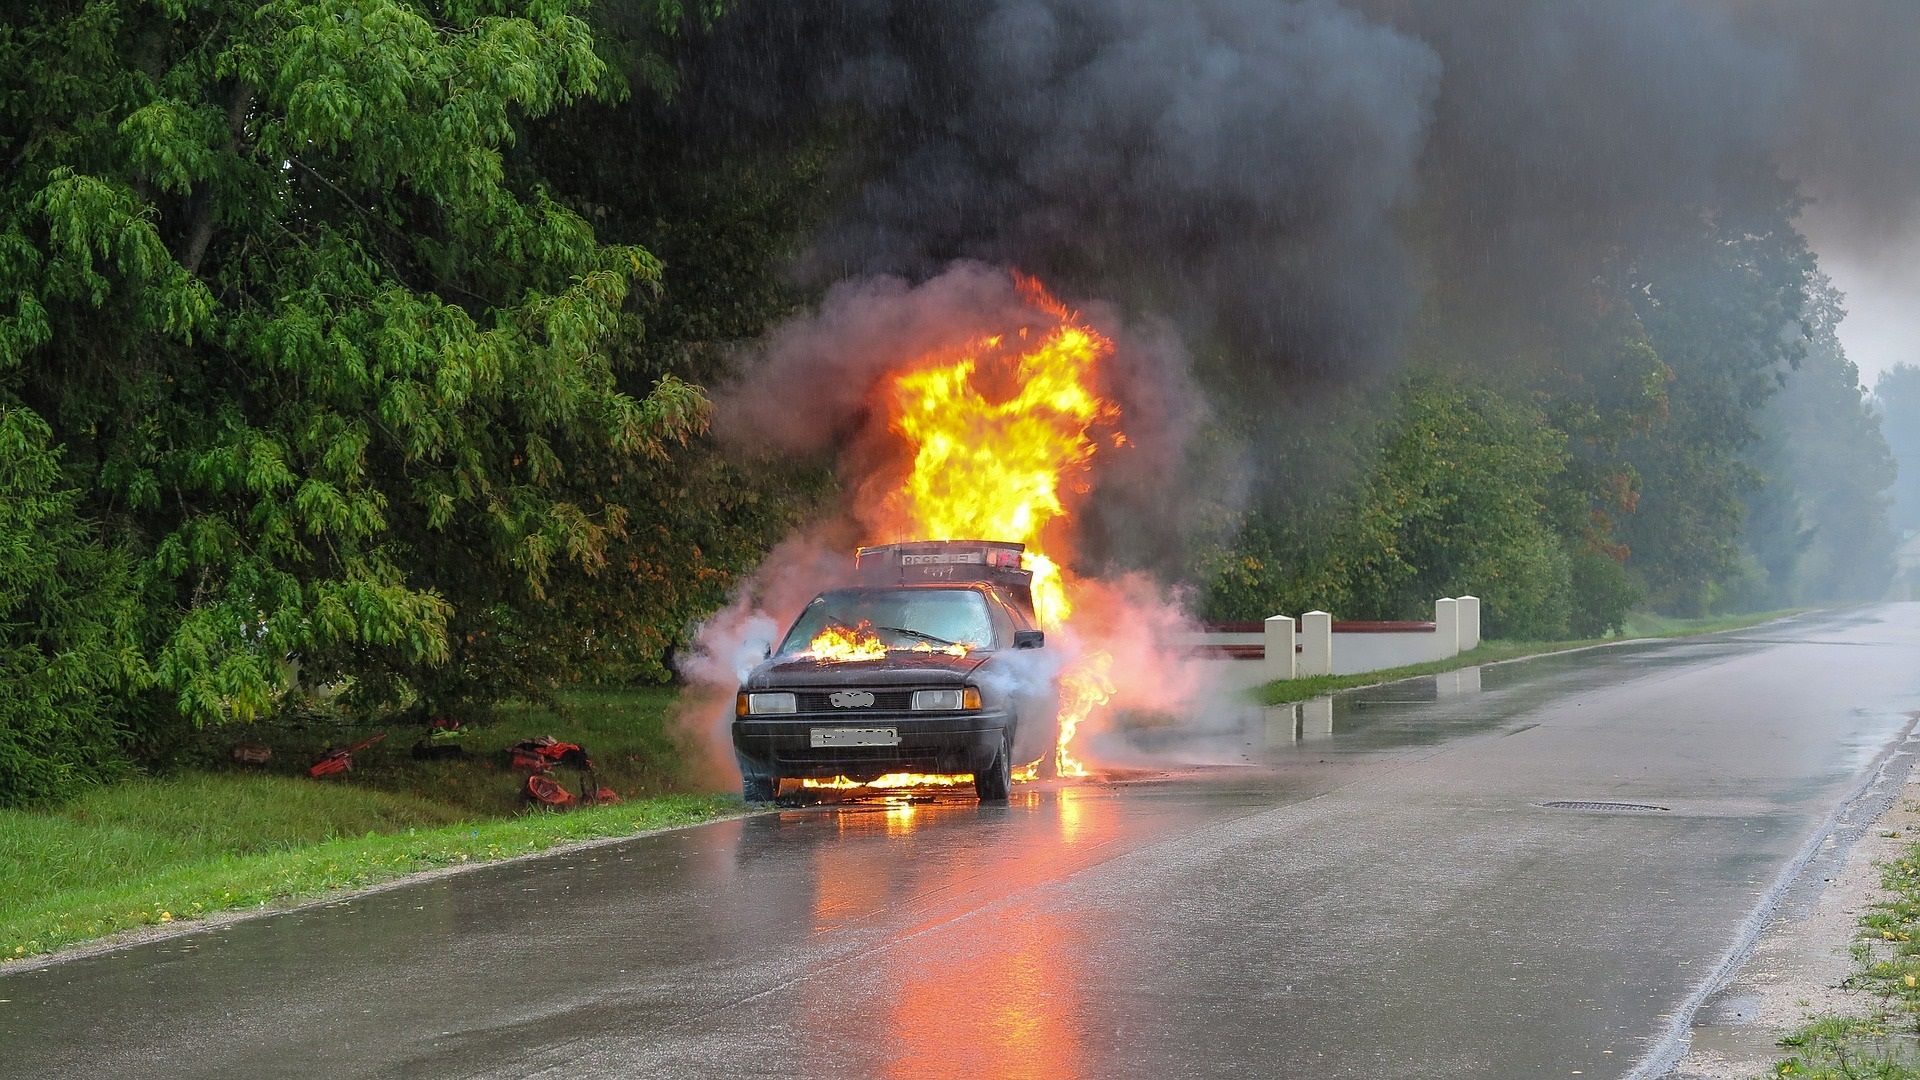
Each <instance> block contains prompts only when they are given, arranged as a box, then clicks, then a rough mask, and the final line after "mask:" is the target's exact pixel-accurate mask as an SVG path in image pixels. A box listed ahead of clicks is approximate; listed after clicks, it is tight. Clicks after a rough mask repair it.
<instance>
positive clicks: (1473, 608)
mask: <svg viewBox="0 0 1920 1080" xmlns="http://www.w3.org/2000/svg"><path fill="white" fill-rule="evenodd" d="M1454 599H1456V600H1458V601H1460V651H1461V652H1466V651H1467V650H1469V649H1477V648H1479V647H1480V598H1479V597H1477V596H1459V597H1455V598H1454Z"/></svg>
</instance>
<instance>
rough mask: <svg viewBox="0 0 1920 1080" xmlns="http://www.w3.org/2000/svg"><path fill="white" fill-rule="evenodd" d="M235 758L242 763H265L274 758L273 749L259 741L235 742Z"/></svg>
mask: <svg viewBox="0 0 1920 1080" xmlns="http://www.w3.org/2000/svg"><path fill="white" fill-rule="evenodd" d="M233 760H235V761H237V762H239V763H240V764H242V765H265V764H266V763H267V762H269V761H272V760H273V750H272V749H271V748H270V747H265V746H261V745H260V744H259V743H234V744H233Z"/></svg>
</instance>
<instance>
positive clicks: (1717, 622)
mask: <svg viewBox="0 0 1920 1080" xmlns="http://www.w3.org/2000/svg"><path fill="white" fill-rule="evenodd" d="M1791 614H1793V612H1792V611H1768V612H1761V613H1756V614H1750V615H1713V616H1708V617H1707V618H1704V619H1671V618H1667V617H1665V616H1661V615H1652V614H1644V615H1643V614H1639V613H1635V614H1633V615H1631V616H1629V617H1628V618H1627V624H1626V626H1625V628H1624V629H1622V631H1621V632H1620V634H1619V635H1617V636H1615V637H1606V638H1586V639H1584V640H1572V641H1483V642H1481V643H1480V644H1479V646H1477V647H1476V648H1473V649H1469V650H1467V651H1466V652H1463V653H1461V654H1460V655H1458V656H1456V657H1453V658H1452V659H1449V660H1435V661H1432V662H1430V663H1425V664H1409V665H1407V666H1406V667H1397V668H1388V669H1386V670H1384V671H1368V672H1364V673H1362V674H1358V675H1306V676H1302V677H1301V678H1297V679H1275V680H1274V681H1272V682H1270V683H1267V684H1266V685H1264V686H1261V687H1259V688H1258V689H1256V690H1255V691H1254V694H1255V696H1257V697H1258V698H1259V699H1260V701H1261V702H1263V703H1264V704H1267V705H1285V704H1287V703H1288V702H1293V701H1305V700H1307V699H1308V698H1316V697H1319V696H1321V695H1322V694H1331V693H1334V692H1336V691H1340V690H1352V689H1354V688H1355V687H1360V686H1373V685H1375V684H1378V683H1384V682H1393V681H1394V680H1395V679H1411V678H1415V677H1417V676H1420V675H1438V674H1441V673H1442V672H1447V671H1455V670H1458V669H1460V668H1463V667H1472V666H1474V665H1476V664H1494V663H1499V662H1500V661H1502V660H1519V659H1522V658H1524V657H1528V656H1539V655H1542V654H1544V653H1554V652H1565V651H1566V650H1568V649H1582V648H1587V647H1589V646H1593V645H1605V644H1608V643H1611V642H1620V641H1630V640H1634V639H1638V638H1665V637H1688V636H1691V635H1694V634H1716V633H1720V632H1722V631H1726V630H1739V629H1742V628H1744V627H1748V626H1754V625H1757V624H1759V623H1763V622H1768V621H1770V620H1773V619H1778V618H1780V617H1782V616H1785V615H1791Z"/></svg>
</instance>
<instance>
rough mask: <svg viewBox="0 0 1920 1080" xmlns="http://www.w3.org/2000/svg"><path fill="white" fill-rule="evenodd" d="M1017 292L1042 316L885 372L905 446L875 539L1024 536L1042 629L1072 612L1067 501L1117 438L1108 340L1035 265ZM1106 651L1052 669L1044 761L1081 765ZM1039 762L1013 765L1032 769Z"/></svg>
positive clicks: (1075, 770) (895, 427)
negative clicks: (1051, 735)
mask: <svg viewBox="0 0 1920 1080" xmlns="http://www.w3.org/2000/svg"><path fill="white" fill-rule="evenodd" d="M1017 280H1018V284H1019V288H1020V292H1021V295H1022V296H1023V298H1024V299H1025V300H1026V301H1027V303H1028V304H1029V305H1030V306H1032V307H1033V308H1034V309H1035V310H1036V311H1039V312H1042V313H1044V314H1046V315H1048V316H1050V317H1051V318H1052V319H1053V320H1054V321H1053V324H1052V325H1051V326H1042V327H1023V328H1021V329H1020V330H1018V331H1015V332H1013V333H1009V334H990V335H985V336H982V337H980V338H978V339H976V340H974V341H971V342H967V343H966V344H964V345H962V346H960V347H959V348H957V349H955V350H953V351H952V352H951V353H941V354H936V355H933V356H927V357H922V358H920V359H919V360H917V361H914V362H911V363H909V364H908V365H907V366H906V367H905V369H904V370H903V371H901V372H900V373H899V374H897V375H895V376H893V377H892V379H891V381H890V383H889V384H888V385H887V386H886V394H887V407H888V409H889V414H888V420H889V426H890V429H891V430H892V431H893V432H894V433H895V434H897V435H899V436H900V437H901V438H902V439H904V440H905V441H906V443H907V445H908V447H909V448H910V450H911V457H910V464H909V468H908V471H907V474H906V476H905V478H904V480H903V481H902V482H901V484H900V486H899V487H898V489H896V490H895V492H894V493H893V495H892V497H891V498H889V499H888V500H887V505H886V521H885V524H884V525H883V526H882V527H883V529H884V530H885V533H886V535H883V536H879V537H876V538H875V541H876V542H879V543H892V542H898V541H906V540H923V539H968V538H978V539H985V540H1011V541H1016V542H1019V543H1022V544H1025V545H1026V548H1027V553H1026V568H1027V569H1028V570H1031V571H1032V572H1033V606H1034V614H1035V617H1036V618H1037V619H1038V620H1039V622H1040V625H1041V627H1042V629H1045V630H1049V631H1058V630H1061V629H1063V628H1065V627H1067V626H1069V625H1070V623H1071V620H1072V618H1073V612H1074V601H1073V592H1074V586H1075V584H1076V583H1075V580H1074V578H1073V576H1072V574H1071V572H1070V571H1069V570H1068V569H1067V566H1068V565H1069V562H1070V555H1071V552H1070V551H1069V550H1067V546H1068V545H1069V544H1071V542H1072V533H1071V529H1070V528H1068V526H1070V525H1071V523H1072V514H1073V511H1074V509H1075V507H1076V506H1077V504H1078V503H1079V501H1080V499H1081V498H1082V497H1084V496H1085V495H1086V493H1087V491H1088V489H1089V476H1088V474H1089V472H1090V470H1091V468H1092V466H1093V461H1094V457H1095V455H1096V454H1098V453H1100V452H1101V451H1102V449H1103V448H1109V447H1110V448H1120V447H1124V446H1125V445H1126V436H1125V434H1124V433H1123V432H1121V430H1120V427H1119V423H1120V419H1121V417H1120V409H1119V407H1118V406H1117V405H1116V404H1115V403H1114V402H1112V401H1110V400H1108V399H1107V398H1105V397H1103V396H1101V394H1100V393H1099V391H1098V386H1099V381H1100V368H1101V365H1102V363H1103V362H1104V361H1106V360H1107V359H1108V358H1109V357H1111V356H1112V355H1113V343H1112V342H1111V341H1110V340H1108V339H1107V338H1106V337H1105V336H1104V335H1102V334H1101V333H1100V332H1099V331H1097V330H1095V329H1093V328H1092V327H1091V326H1088V325H1086V324H1085V323H1084V322H1083V321H1081V320H1080V319H1079V318H1078V317H1077V316H1075V315H1074V313H1073V312H1071V311H1069V310H1068V309H1067V308H1066V307H1065V306H1064V305H1062V304H1061V303H1060V302H1059V301H1058V300H1055V299H1054V298H1053V297H1052V296H1051V295H1049V294H1048V293H1047V291H1046V289H1045V288H1044V287H1042V286H1041V284H1040V283H1039V282H1038V281H1036V280H1035V279H1033V278H1029V277H1020V278H1018V279H1017ZM1111 663H1112V658H1111V657H1110V656H1107V655H1105V654H1103V653H1099V652H1093V653H1090V654H1088V655H1085V656H1082V657H1080V658H1079V660H1078V661H1077V662H1076V663H1075V664H1074V665H1073V666H1071V667H1069V668H1068V669H1067V670H1066V671H1064V672H1063V673H1062V674H1061V680H1060V691H1061V692H1060V735H1059V739H1058V743H1057V745H1056V746H1055V748H1054V751H1053V754H1052V755H1051V756H1052V758H1053V762H1052V764H1053V766H1054V771H1055V772H1057V773H1058V774H1059V775H1061V776H1084V775H1086V774H1087V770H1086V767H1085V765H1084V764H1082V763H1081V762H1080V761H1079V760H1078V759H1077V758H1076V757H1075V756H1074V755H1073V753H1072V752H1071V750H1070V744H1071V743H1072V741H1073V738H1074V735H1075V734H1076V733H1077V731H1078V729H1079V727H1080V725H1081V723H1082V722H1083V721H1085V720H1086V718H1087V716H1088V715H1089V714H1090V713H1091V712H1092V711H1093V710H1094V709H1096V708H1098V707H1099V706H1100V705H1102V704H1104V703H1105V702H1106V701H1107V700H1108V698H1110V697H1111V695H1112V685H1111V682H1110V680H1109V677H1108V669H1109V668H1110V666H1111ZM1044 764H1045V762H1044V760H1043V761H1037V762H1033V763H1031V764H1028V765H1026V766H1024V767H1022V768H1020V769H1018V770H1017V773H1018V778H1020V779H1032V778H1033V777H1035V776H1037V775H1038V774H1039V773H1040V772H1041V771H1042V768H1043V766H1044Z"/></svg>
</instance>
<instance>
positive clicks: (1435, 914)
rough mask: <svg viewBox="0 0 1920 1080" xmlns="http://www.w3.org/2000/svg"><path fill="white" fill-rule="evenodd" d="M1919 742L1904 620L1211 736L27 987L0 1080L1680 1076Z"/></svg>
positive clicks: (1656, 653) (388, 903) (1589, 659)
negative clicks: (1835, 846) (1050, 782)
mask: <svg viewBox="0 0 1920 1080" xmlns="http://www.w3.org/2000/svg"><path fill="white" fill-rule="evenodd" d="M1916 709H1920V605H1914V604H1908V605H1888V606H1883V607H1878V608H1872V609H1867V610H1864V611H1854V612H1849V613H1842V614H1837V615H1835V614H1827V615H1818V616H1808V617H1803V618H1799V619H1795V620H1791V621H1788V622H1784V623H1775V624H1772V625H1768V626H1765V627H1761V628H1757V629H1755V630H1751V631H1747V632H1742V633H1735V634H1729V635H1724V636H1719V637H1712V638H1704V639H1693V640H1686V641H1677V642H1670V643H1655V644H1647V645H1628V646H1621V647H1614V648H1608V649H1602V650H1594V651H1588V652H1583V653H1577V654H1571V655H1564V656H1559V657H1552V658H1544V659H1540V660H1535V661H1528V662H1523V663H1516V664H1505V665H1499V666H1493V667H1488V668H1485V669H1480V670H1477V671H1468V672H1464V673H1460V674H1456V675H1448V676H1441V677H1439V678H1437V679H1426V680H1417V681H1411V682H1404V683H1398V684H1394V685H1391V686H1386V687H1381V688H1376V689H1373V690H1368V691H1361V692H1356V693H1351V694H1347V695H1342V696H1339V697H1337V698H1335V699H1333V700H1332V701H1331V702H1323V703H1319V704H1312V703H1310V704H1309V705H1307V706H1305V707H1304V708H1293V707H1288V708H1285V709H1280V710H1271V711H1268V712H1266V713H1259V712H1251V713H1249V714H1248V715H1245V716H1238V717H1231V716H1220V717H1212V718H1209V720H1208V727H1207V730H1206V731H1204V732H1201V733H1196V732H1194V731H1180V732H1161V733H1158V734H1157V735H1154V736H1150V737H1146V738H1144V739H1143V741H1145V742H1147V743H1149V744H1152V747H1153V749H1154V751H1155V752H1156V753H1157V754H1158V755H1160V757H1161V759H1162V760H1164V761H1166V762H1169V763H1174V762H1183V761H1205V762H1211V763H1212V764H1211V765H1210V766H1209V767H1204V768H1188V767H1175V766H1173V765H1168V766H1166V767H1165V768H1163V769H1162V771H1161V772H1160V773H1159V774H1157V775H1153V776H1151V777H1150V778H1148V779H1143V780H1140V781H1137V782H1129V783H1119V784H1111V785H1091V786H1082V787H1068V788H1063V789H1059V790H1038V791H1036V790H1023V791H1020V792H1018V793H1016V796H1015V800H1014V803H1013V804H1012V805H1011V806H1007V807H1000V808H983V807H979V806H976V805H974V804H973V803H971V802H970V801H968V800H964V799H952V798H949V799H939V800H934V801H931V802H915V801H908V800H901V799H895V800H886V801H876V802H865V803H858V804H853V805H846V806H838V807H812V808H807V809H800V810H787V811H781V812H777V813H770V814H764V815H760V816H755V817H750V818H745V819H740V820H733V821H727V822H722V823H717V824H713V825H709V826H704V827H700V828H694V829H687V830H682V831H677V832H671V833H664V834H659V835H655V836H651V837H645V838H641V839H638V840H635V841H632V842H628V843H624V844H619V845H613V846H605V847H599V848H593V849H589V850H585V851H580V852H576V853H573V854H570V855H565V856H559V857H554V858H549V859H543V860H534V861H526V862H519V863H514V864H509V865H505V866H499V867H491V868H486V869H482V870H478V871H475V872H472V873H466V874H461V875H457V876H453V877H448V878H443V879H439V880H434V881H430V882H425V883H421V884H417V885H412V886H407V887H404V888H400V889H396V890H392V891H388V892H382V893H377V894H373V895H369V896H365V897H362V898H359V899H356V900H353V901H350V902H342V903H337V904H332V905H328V906H322V907H314V908H308V909H304V910H301V911H297V912H293V913H289V914H284V915H278V916H274V917H269V918H263V919H257V920H251V921H246V922H240V923H236V924H232V925H228V926H225V927H222V928H219V929H216V930H212V931H208V932H205V933H201V934H195V935H189V936H184V937H176V938H172V939H168V940H163V941H158V942H153V943H149V944H146V945H142V946H138V947H133V948H128V949H123V950H119V951H115V952H110V953H105V954H102V955H98V956H92V957H88V958H84V959H81V960H77V961H73V962H69V963H62V964H55V965H51V966H48V967H44V968H40V969H37V970H30V971H25V972H17V973H14V974H11V975H7V976H0V999H4V1002H3V1003H0V1074H3V1075H8V1076H22V1077H25V1076H33V1077H98V1076H140V1077H147V1076H192V1077H259V1076H298V1075H311V1076H346V1075H355V1076H404V1077H451V1076H502V1077H520V1076H553V1077H581V1076H636V1077H717V1076H767V1077H776V1076H777V1077H806V1076H820V1077H933V1076H971V1077H1003V1076H1004V1077H1018V1076H1034V1077H1055V1078H1075V1077H1116V1076H1118V1077H1186V1076H1194V1077H1202V1076H1221V1077H1242V1076H1312V1077H1370V1078H1371V1077H1402V1076H1404V1077H1437V1076H1488V1077H1518V1076H1568V1075H1583V1076H1587V1077H1608V1076H1623V1075H1635V1074H1638V1075H1648V1076H1652V1075H1659V1074H1660V1073H1661V1072H1662V1071H1664V1070H1665V1068H1666V1067H1667V1066H1668V1065H1669V1064H1670V1063H1671V1061H1672V1060H1673V1058H1674V1056H1675V1055H1676V1054H1677V1053H1678V1051H1679V1049H1680V1045H1681V1044H1680V1037H1682V1036H1684V1032H1685V1030H1686V1024H1685V1021H1686V1018H1687V1016H1688V1010H1689V1009H1690V1008H1691V1007H1692V1005H1693V1004H1694V1003H1696V1002H1697V1001H1698V1000H1699V999H1700V998H1701V997H1702V996H1703V995H1704V994H1705V993H1706V992H1707V991H1708V990H1710V989H1711V986H1712V985H1713V983H1714V982H1715V981H1716V979H1717V978H1718V976H1719V975H1720V974H1721V973H1722V972H1723V970H1725V969H1727V968H1728V967H1729V966H1730V965H1731V964H1733V963H1735V962H1737V960H1738V959H1739V955H1740V950H1741V948H1742V946H1743V943H1744V942H1745V941H1747V940H1748V939H1749V938H1750V936H1751V933H1752V931H1753V930H1755V929H1757V927H1758V925H1759V922H1760V921H1761V920H1762V919H1763V917H1764V915H1765V913H1766V911H1767V910H1769V908H1770V906H1771V905H1772V904H1773V903H1774V901H1775V900H1776V898H1777V897H1778V896H1779V894H1780V892H1781V890H1782V888H1783V887H1784V886H1785V885H1786V884H1787V883H1788V881H1789V880H1790V879H1792V878H1794V877H1795V874H1796V871H1797V870H1798V869H1799V868H1800V867H1801V864H1802V863H1803V862H1804V861H1805V859H1806V858H1807V857H1808V855H1809V853H1810V852H1813V851H1814V850H1815V849H1816V848H1817V847H1818V841H1819V840H1820V839H1821V838H1822V837H1823V836H1824V835H1825V833H1826V832H1827V831H1828V830H1829V827H1830V822H1831V821H1832V819H1833V815H1834V814H1835V812H1836V810H1837V809H1838V808H1839V807H1841V806H1842V805H1843V804H1848V803H1849V802H1855V803H1857V802H1859V801H1860V800H1862V799H1863V798H1867V797H1870V793H1871V792H1872V791H1874V790H1877V789H1876V788H1875V787H1874V780H1875V778H1876V777H1879V778H1880V779H1881V780H1882V781H1884V780H1886V778H1887V774H1888V773H1889V772H1891V771H1892V770H1894V769H1896V768H1899V767H1903V764H1904V762H1905V760H1906V757H1905V751H1904V750H1903V749H1902V747H1903V746H1904V744H1905V740H1906V739H1907V737H1908V735H1909V733H1910V732H1911V730H1912V727H1913V722H1914V721H1913V712H1914V710H1916ZM1863 793H1866V794H1863ZM1555 801H1576V802H1577V801H1610V802H1626V803H1638V804H1646V805H1649V806H1657V807H1664V808H1666V809H1661V810H1644V811H1637V812H1636V811H1626V812H1621V811H1612V812H1600V811H1593V810H1581V809H1551V808H1546V807H1543V805H1542V804H1544V803H1549V802H1555Z"/></svg>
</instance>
